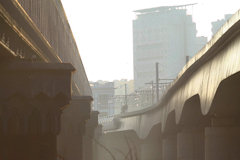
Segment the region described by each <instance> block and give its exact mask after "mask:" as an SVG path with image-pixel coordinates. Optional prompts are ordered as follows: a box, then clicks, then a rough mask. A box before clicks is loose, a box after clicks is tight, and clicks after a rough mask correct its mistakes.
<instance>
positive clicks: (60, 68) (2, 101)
mask: <svg viewBox="0 0 240 160" xmlns="http://www.w3.org/2000/svg"><path fill="white" fill-rule="evenodd" d="M71 71H73V67H72V66H71V65H70V64H60V63H59V64H52V63H32V62H11V63H10V62H9V63H5V64H2V65H1V69H0V74H1V79H0V160H17V159H22V160H43V159H44V160H56V159H57V152H56V135H57V134H58V133H59V131H60V115H61V112H62V109H63V107H64V106H66V105H67V104H69V101H70V98H71Z"/></svg>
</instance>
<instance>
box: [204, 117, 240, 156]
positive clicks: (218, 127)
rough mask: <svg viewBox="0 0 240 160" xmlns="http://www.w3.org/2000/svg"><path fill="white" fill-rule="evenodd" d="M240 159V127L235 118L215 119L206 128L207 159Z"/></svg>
mask: <svg viewBox="0 0 240 160" xmlns="http://www.w3.org/2000/svg"><path fill="white" fill-rule="evenodd" d="M238 159H240V127H239V125H236V124H235V120H234V119H230V118H224V119H213V120H212V126H211V127H206V128H205V160H238Z"/></svg>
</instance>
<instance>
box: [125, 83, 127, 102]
mask: <svg viewBox="0 0 240 160" xmlns="http://www.w3.org/2000/svg"><path fill="white" fill-rule="evenodd" d="M124 86H125V105H127V84H125V85H124Z"/></svg>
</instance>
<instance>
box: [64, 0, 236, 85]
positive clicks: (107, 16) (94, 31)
mask: <svg viewBox="0 0 240 160" xmlns="http://www.w3.org/2000/svg"><path fill="white" fill-rule="evenodd" d="M62 3H63V6H64V9H65V12H66V15H67V17H68V20H69V23H70V26H71V29H72V31H73V34H74V37H75V39H76V42H77V45H78V49H79V52H80V55H81V57H82V61H83V64H84V67H85V69H86V73H87V76H88V79H89V80H90V81H97V80H108V81H112V80H115V79H123V78H125V79H133V59H132V57H133V48H132V20H133V19H134V18H135V14H134V13H133V11H134V10H138V9H144V8H151V7H159V6H166V5H181V4H192V3H197V4H196V5H194V6H192V7H188V14H191V15H193V21H194V22H196V27H197V31H198V33H197V35H198V36H206V37H208V39H210V37H211V22H212V21H216V20H217V19H222V18H223V17H224V14H233V13H235V12H236V11H237V10H238V7H239V6H240V5H239V4H240V2H239V1H235V0H230V1H216V0H213V1H209V0H196V1H190V0H181V1H176V0H161V1H159V0H141V1H139V0H131V1H127V0H122V1H117V0H114V1H113V0H104V1H96V0H89V1H75V0H62Z"/></svg>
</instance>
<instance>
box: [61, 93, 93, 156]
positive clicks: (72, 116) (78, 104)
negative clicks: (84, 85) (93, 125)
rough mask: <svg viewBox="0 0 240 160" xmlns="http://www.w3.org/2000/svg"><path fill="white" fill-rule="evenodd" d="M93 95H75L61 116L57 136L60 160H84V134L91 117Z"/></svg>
mask: <svg viewBox="0 0 240 160" xmlns="http://www.w3.org/2000/svg"><path fill="white" fill-rule="evenodd" d="M91 102H92V97H90V96H73V97H72V100H71V102H70V105H69V106H68V108H66V109H65V110H64V111H63V113H62V116H61V121H62V123H61V132H60V134H59V135H58V137H57V150H58V155H59V157H60V160H61V159H63V160H75V159H77V160H82V158H83V136H84V133H85V132H86V121H87V119H89V118H90V111H91Z"/></svg>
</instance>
